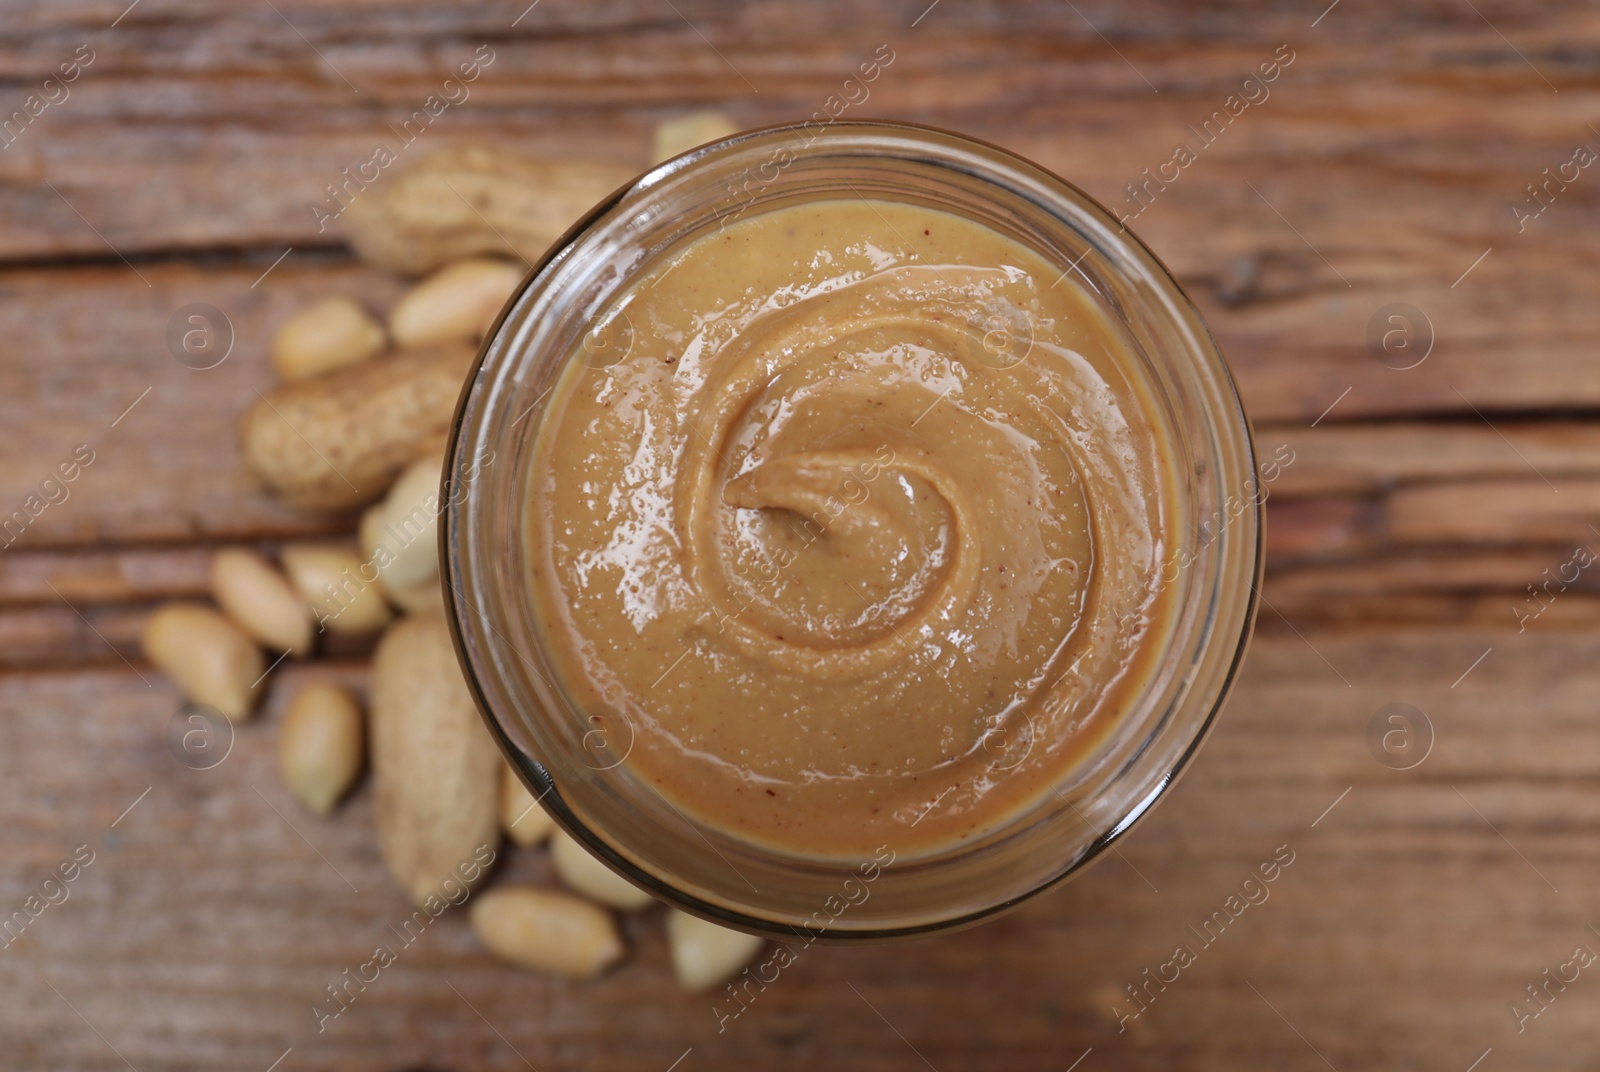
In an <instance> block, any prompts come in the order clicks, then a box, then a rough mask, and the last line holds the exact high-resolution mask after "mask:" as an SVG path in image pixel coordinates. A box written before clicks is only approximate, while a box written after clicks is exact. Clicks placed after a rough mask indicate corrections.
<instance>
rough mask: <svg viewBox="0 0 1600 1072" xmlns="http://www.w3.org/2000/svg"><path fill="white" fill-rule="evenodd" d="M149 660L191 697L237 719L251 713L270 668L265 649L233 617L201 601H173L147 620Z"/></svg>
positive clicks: (145, 628) (235, 720)
mask: <svg viewBox="0 0 1600 1072" xmlns="http://www.w3.org/2000/svg"><path fill="white" fill-rule="evenodd" d="M143 646H144V654H145V658H147V659H149V660H150V662H151V663H152V664H153V665H154V666H155V667H156V669H158V670H160V671H161V672H162V673H164V674H166V675H167V676H168V677H170V678H171V679H172V680H173V681H174V682H175V683H176V684H177V686H178V687H179V688H180V689H182V690H183V693H184V695H185V696H187V697H188V698H189V699H191V700H193V701H195V702H196V703H202V704H209V705H210V706H212V707H215V708H216V709H217V710H218V711H221V712H222V713H223V714H224V715H226V716H227V717H228V718H229V719H231V720H233V721H234V722H240V721H243V720H244V719H246V718H249V717H250V709H251V705H252V704H253V703H254V701H255V698H256V685H257V683H259V681H260V679H261V676H262V675H263V674H264V673H265V672H266V664H265V661H264V660H263V658H262V656H261V649H260V648H258V647H256V645H255V643H254V642H253V641H251V639H250V638H249V637H247V636H245V635H244V633H243V632H242V631H240V629H239V627H238V626H236V625H234V624H233V623H232V622H230V621H229V620H228V619H226V618H224V617H223V616H222V615H220V614H218V613H217V612H216V611H214V610H212V609H211V608H210V607H207V606H202V605H201V604H199V603H168V604H166V605H165V606H163V607H160V608H158V609H157V610H156V612H155V613H154V614H152V615H150V620H149V621H148V622H146V623H145V627H144V636H143Z"/></svg>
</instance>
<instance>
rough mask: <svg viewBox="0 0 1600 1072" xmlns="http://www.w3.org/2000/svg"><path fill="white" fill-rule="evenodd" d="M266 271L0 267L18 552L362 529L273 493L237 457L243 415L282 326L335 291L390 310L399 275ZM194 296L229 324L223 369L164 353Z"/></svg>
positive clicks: (0, 475) (4, 463)
mask: <svg viewBox="0 0 1600 1072" xmlns="http://www.w3.org/2000/svg"><path fill="white" fill-rule="evenodd" d="M266 267H267V266H266V265H265V264H263V265H260V266H253V265H252V266H240V265H234V266H231V267H226V268H219V267H211V268H208V267H204V266H198V265H190V264H177V263H164V264H158V265H146V266H145V267H143V268H142V269H141V270H140V271H141V273H142V274H143V276H144V277H146V278H147V279H148V281H149V282H150V286H149V287H146V286H144V285H143V283H142V282H141V281H140V280H139V279H138V278H136V277H135V276H134V274H133V273H132V272H131V271H130V270H129V269H127V268H125V267H123V266H120V265H119V266H117V267H115V268H98V267H97V268H82V269H72V270H67V271H59V272H30V271H26V270H17V269H13V270H11V271H8V272H0V295H3V297H4V299H5V300H3V301H0V353H3V354H4V359H3V360H0V398H3V399H4V400H5V403H6V421H7V437H8V439H7V441H8V449H7V450H6V452H5V454H4V455H3V456H0V524H3V523H4V521H5V520H7V519H11V520H14V524H13V527H12V528H11V529H10V530H6V531H5V533H4V537H3V539H4V540H5V541H6V542H7V543H8V544H9V545H10V549H17V550H22V549H39V548H44V547H60V546H84V545H88V544H92V543H95V542H97V541H101V540H105V539H108V538H115V539H117V540H120V541H125V542H132V541H138V542H155V541H178V540H191V539H197V538H198V539H257V538H261V537H294V536H309V535H320V534H324V533H345V532H349V531H353V529H354V523H353V521H352V520H351V519H349V518H343V517H327V516H318V515H310V514H301V513H296V512H294V511H292V510H289V509H288V508H286V507H284V506H282V505H280V504H279V503H277V502H276V501H275V500H273V499H272V498H271V497H270V496H269V495H268V494H267V493H265V492H264V491H263V490H262V489H261V488H260V487H259V486H258V485H257V484H256V482H255V480H254V478H253V477H252V476H251V475H250V474H249V473H248V472H247V471H246V470H245V469H244V468H243V464H242V462H241V460H240V456H239V451H238V433H237V422H238V417H239V414H241V413H242V412H243V411H244V410H245V408H246V407H248V406H249V405H250V404H251V403H252V402H253V401H255V399H256V398H257V394H256V392H257V391H263V390H270V389H271V387H272V386H273V385H274V384H275V383H276V382H277V377H276V374H275V373H274V372H273V371H272V369H271V366H270V363H269V362H268V360H267V356H266V355H267V345H268V342H269V341H270V338H271V333H272V331H273V330H274V329H275V327H276V325H277V324H278V323H279V322H281V321H282V320H283V319H284V318H285V317H287V316H288V315H289V314H290V313H291V312H292V311H294V310H295V309H297V308H300V307H301V306H303V305H305V304H307V303H309V302H310V301H311V300H312V299H313V298H314V297H317V296H320V295H322V294H327V293H344V294H348V295H350V296H352V297H355V298H357V299H358V300H361V301H364V302H366V303H367V304H368V305H369V306H370V307H371V308H373V309H377V310H382V309H384V308H387V306H388V305H389V304H390V303H391V302H392V300H393V296H394V294H395V293H396V292H397V290H398V284H397V283H396V282H395V281H394V280H391V279H389V278H388V277H386V276H382V275H380V274H378V273H374V272H370V271H367V270H364V269H360V268H355V267H352V266H351V265H350V264H349V263H348V262H345V261H337V262H333V263H319V262H316V261H311V262H301V263H298V264H284V265H280V266H279V267H278V268H276V269H274V270H273V271H272V273H271V275H270V276H269V277H268V279H267V280H266V281H263V282H262V283H261V285H260V286H253V284H254V283H255V281H256V280H257V279H258V277H259V276H260V275H261V273H262V270H263V269H265V268H266ZM192 303H204V304H207V305H209V306H211V307H212V308H214V309H216V310H218V311H219V312H220V313H221V314H222V316H223V317H224V318H225V319H226V320H227V321H228V322H229V323H231V325H232V332H233V339H234V343H233V349H232V352H231V353H230V354H229V355H228V357H227V358H226V359H225V360H224V361H223V362H222V363H221V364H220V365H218V366H216V367H215V368H211V369H206V370H196V369H194V368H190V367H188V366H187V365H184V364H181V363H180V362H179V361H178V360H177V359H176V358H175V357H174V356H173V354H172V353H171V352H170V351H169V348H168V343H167V332H168V327H169V324H171V323H172V322H173V320H174V318H175V317H178V316H179V314H180V311H181V310H183V309H184V308H185V307H187V306H189V305H190V304H192ZM85 309H94V310H96V311H97V315H96V316H94V317H92V318H86V317H85V316H84V315H83V310H85ZM204 315H207V316H210V315H212V314H204ZM218 330H219V331H220V330H221V329H220V327H219V329H218ZM80 448H87V450H88V451H90V452H92V456H93V460H92V462H90V464H89V465H88V466H87V467H86V468H82V470H81V472H79V473H78V475H77V477H76V479H75V480H74V481H72V482H71V483H69V484H67V485H66V486H65V489H64V490H65V491H66V493H67V496H66V498H65V500H64V501H60V502H58V503H57V504H54V505H45V503H46V501H47V497H46V495H45V494H44V493H42V492H41V491H40V488H39V485H40V483H41V482H42V481H44V480H45V479H46V478H49V477H51V476H52V475H56V474H57V473H58V467H59V466H60V465H61V464H62V463H63V462H69V461H71V459H72V458H73V456H74V453H75V452H76V451H78V450H79V449H80ZM87 456H88V455H85V457H87ZM30 496H35V497H36V498H35V501H34V505H33V506H28V499H29V497H30ZM56 498H58V499H59V498H60V492H57V493H56ZM18 510H26V511H27V512H26V513H25V514H24V516H23V517H22V518H15V514H16V511H18ZM35 511H37V513H38V516H37V517H36V518H35V517H32V516H30V515H31V513H32V512H35ZM24 522H26V525H25V526H24V524H23V523H24Z"/></svg>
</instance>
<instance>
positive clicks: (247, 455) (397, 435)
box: [240, 345, 474, 510]
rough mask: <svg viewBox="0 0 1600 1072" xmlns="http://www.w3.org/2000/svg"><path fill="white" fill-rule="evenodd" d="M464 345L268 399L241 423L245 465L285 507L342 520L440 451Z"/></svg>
mask: <svg viewBox="0 0 1600 1072" xmlns="http://www.w3.org/2000/svg"><path fill="white" fill-rule="evenodd" d="M473 356H474V352H473V349H472V347H470V346H467V345H454V346H441V347H436V348H431V349H427V350H416V351H409V352H408V351H402V352H400V353H397V354H395V355H393V356H391V357H385V358H381V359H378V360H373V361H363V362H362V363H361V364H359V365H351V366H350V367H348V368H343V369H338V370H336V371H334V372H329V373H325V374H323V375H321V376H315V377H312V378H310V379H306V380H301V381H299V382H297V383H291V384H286V385H285V386H282V387H279V388H277V389H276V390H273V391H268V392H267V393H266V394H265V395H263V396H262V397H261V398H259V399H257V400H256V403H255V404H254V405H253V406H251V407H250V409H249V410H248V411H247V412H246V413H245V415H244V418H243V420H242V421H241V423H240V435H241V440H242V446H243V453H244V459H245V462H246V464H247V465H249V466H250V468H251V469H252V470H254V472H255V473H256V475H258V476H259V477H260V478H261V479H262V481H263V482H265V483H266V485H267V486H268V487H270V488H271V489H272V490H273V491H275V492H276V493H277V494H279V495H280V496H282V497H283V498H284V500H285V501H287V502H288V503H289V504H290V505H291V506H296V507H299V508H301V509H306V510H343V509H346V508H348V507H351V506H357V505H360V504H362V503H365V502H370V501H372V500H373V499H376V498H377V497H378V496H379V495H382V494H383V493H384V492H385V491H386V490H388V487H389V484H390V482H391V481H392V480H393V479H394V477H395V475H396V474H397V473H399V472H400V470H401V469H403V468H405V466H407V465H408V464H410V463H411V462H412V461H413V460H415V459H416V458H418V457H420V456H422V455H423V454H425V453H427V452H429V451H430V450H438V449H440V448H441V447H442V445H443V441H444V437H445V435H446V433H447V432H448V430H449V427H450V421H451V418H452V417H453V416H454V415H455V406H456V399H457V398H458V397H459V396H460V394H461V384H462V381H463V380H464V379H465V378H466V375H467V372H468V370H469V369H470V368H471V366H472V361H473Z"/></svg>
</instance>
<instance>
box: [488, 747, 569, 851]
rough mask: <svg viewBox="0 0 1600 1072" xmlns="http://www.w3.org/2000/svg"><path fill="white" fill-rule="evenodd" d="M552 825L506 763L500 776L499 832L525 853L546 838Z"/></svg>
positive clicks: (548, 815) (550, 820)
mask: <svg viewBox="0 0 1600 1072" xmlns="http://www.w3.org/2000/svg"><path fill="white" fill-rule="evenodd" d="M555 828H556V821H555V820H554V819H552V818H550V813H549V812H547V811H545V810H544V809H543V808H541V807H540V806H539V803H538V801H536V800H534V798H533V794H532V793H530V792H528V787H527V786H525V785H523V784H522V779H521V778H519V777H517V772H516V771H514V770H512V769H511V764H509V763H507V764H505V766H504V769H503V770H502V772H501V775H500V829H502V830H504V831H505V832H506V836H507V837H509V838H510V839H511V840H512V841H515V842H516V843H517V844H518V845H521V846H522V847H523V848H525V849H531V848H533V847H534V846H535V845H537V844H539V843H540V842H541V841H543V840H545V839H546V838H548V837H549V836H550V832H551V831H552V830H554V829H555Z"/></svg>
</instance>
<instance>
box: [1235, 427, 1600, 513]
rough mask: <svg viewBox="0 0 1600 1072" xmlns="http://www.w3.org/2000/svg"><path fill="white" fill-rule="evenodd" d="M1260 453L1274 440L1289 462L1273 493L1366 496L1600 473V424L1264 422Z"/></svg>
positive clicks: (1258, 437)
mask: <svg viewBox="0 0 1600 1072" xmlns="http://www.w3.org/2000/svg"><path fill="white" fill-rule="evenodd" d="M1256 444H1257V449H1258V450H1259V451H1260V453H1261V454H1262V455H1263V456H1268V455H1270V454H1271V453H1272V451H1273V450H1274V449H1276V447H1277V446H1278V444H1283V445H1285V446H1287V447H1288V448H1289V450H1291V451H1292V452H1293V458H1294V461H1293V462H1292V463H1291V464H1290V465H1287V466H1285V467H1283V468H1282V470H1281V471H1280V474H1279V477H1278V479H1277V480H1276V481H1274V482H1272V484H1271V485H1270V488H1271V493H1272V494H1273V495H1282V496H1292V497H1310V496H1321V495H1331V496H1337V495H1372V494H1377V493H1380V492H1385V491H1388V490H1390V489H1392V488H1394V487H1395V486H1397V485H1402V484H1412V483H1420V482H1425V481H1435V480H1468V479H1477V478H1491V477H1492V478H1528V477H1538V476H1539V475H1541V474H1542V475H1544V476H1546V477H1549V478H1550V479H1552V480H1554V479H1557V478H1559V477H1569V476H1594V475H1596V474H1600V426H1597V425H1595V424H1592V423H1588V422H1580V421H1542V422H1537V423H1535V422H1526V421H1524V422H1498V421H1497V422H1495V423H1494V424H1493V425H1490V424H1487V423H1485V422H1484V421H1482V420H1480V419H1477V418H1473V419H1472V420H1470V421H1461V422H1455V421H1451V422H1442V421H1430V422H1416V421H1397V422H1392V423H1390V422H1385V423H1370V424H1345V425H1339V424H1328V425H1323V426H1322V427H1319V428H1307V427H1304V426H1297V425H1278V424H1273V425H1266V426H1264V427H1260V428H1257V430H1256Z"/></svg>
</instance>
